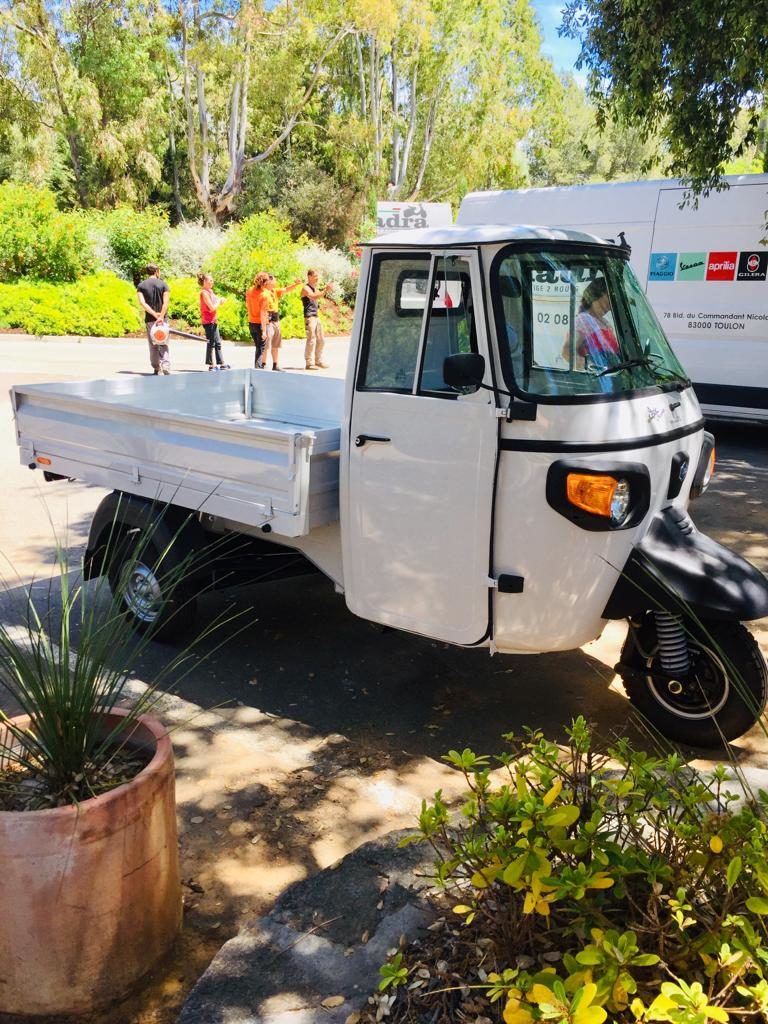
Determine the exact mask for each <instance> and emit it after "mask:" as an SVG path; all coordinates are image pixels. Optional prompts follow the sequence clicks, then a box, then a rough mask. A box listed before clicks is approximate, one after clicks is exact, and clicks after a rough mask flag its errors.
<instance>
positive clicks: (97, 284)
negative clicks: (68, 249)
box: [0, 273, 143, 338]
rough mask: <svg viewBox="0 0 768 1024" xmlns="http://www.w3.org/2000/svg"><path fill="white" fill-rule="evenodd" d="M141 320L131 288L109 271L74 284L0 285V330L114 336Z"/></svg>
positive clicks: (137, 326)
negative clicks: (15, 329) (13, 329)
mask: <svg viewBox="0 0 768 1024" xmlns="http://www.w3.org/2000/svg"><path fill="white" fill-rule="evenodd" d="M142 319H143V318H142V316H141V311H140V309H139V306H138V303H137V301H136V290H135V289H134V287H133V286H132V285H130V284H129V283H128V282H127V281H122V280H121V279H120V278H119V277H115V275H114V274H110V273H101V274H92V275H90V276H88V277H82V278H81V279H80V280H79V281H77V282H76V283H74V284H50V283H49V282H47V281H35V280H32V279H26V280H23V281H17V282H14V283H13V284H0V329H2V328H8V327H18V328H21V329H22V330H24V331H26V332H27V334H76V335H83V336H90V337H102V338H119V337H122V336H123V335H125V334H130V333H131V332H133V331H137V330H140V329H141V324H142Z"/></svg>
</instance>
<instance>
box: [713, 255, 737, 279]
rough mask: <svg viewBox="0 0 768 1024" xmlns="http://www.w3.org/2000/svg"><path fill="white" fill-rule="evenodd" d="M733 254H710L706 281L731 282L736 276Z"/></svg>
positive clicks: (734, 256)
mask: <svg viewBox="0 0 768 1024" xmlns="http://www.w3.org/2000/svg"><path fill="white" fill-rule="evenodd" d="M736 256H737V253H735V252H711V253H710V254H709V259H708V261H707V281H732V280H733V279H734V277H735V275H736Z"/></svg>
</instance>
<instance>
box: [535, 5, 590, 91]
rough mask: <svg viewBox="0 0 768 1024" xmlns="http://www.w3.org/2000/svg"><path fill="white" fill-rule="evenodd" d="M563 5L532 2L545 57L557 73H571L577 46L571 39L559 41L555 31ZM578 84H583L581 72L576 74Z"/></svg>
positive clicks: (577, 53)
mask: <svg viewBox="0 0 768 1024" xmlns="http://www.w3.org/2000/svg"><path fill="white" fill-rule="evenodd" d="M563 6H564V4H563V3H561V2H559V0H555V2H552V0H533V7H534V10H535V11H536V14H537V16H538V19H539V24H540V25H541V32H542V35H543V37H544V44H543V46H542V50H543V51H544V53H545V54H546V56H547V57H551V58H552V61H553V63H554V65H555V68H556V69H557V70H558V71H573V70H574V64H575V62H576V58H577V57H578V55H579V44H578V43H577V42H576V41H575V40H573V39H561V38H560V36H558V34H557V29H558V26H559V25H560V23H561V22H562V20H563V19H562V13H561V12H562V9H563ZM576 76H577V78H578V80H579V81H580V82H582V84H583V82H584V78H585V76H584V74H583V72H576Z"/></svg>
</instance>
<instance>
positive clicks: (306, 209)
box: [238, 159, 365, 248]
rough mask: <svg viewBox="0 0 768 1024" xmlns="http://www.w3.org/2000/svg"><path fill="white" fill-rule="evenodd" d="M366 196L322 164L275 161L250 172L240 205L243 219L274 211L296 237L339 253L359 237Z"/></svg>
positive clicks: (311, 161) (287, 160) (253, 168)
mask: <svg viewBox="0 0 768 1024" xmlns="http://www.w3.org/2000/svg"><path fill="white" fill-rule="evenodd" d="M364 202H365V200H364V196H363V195H362V193H361V192H360V191H358V190H356V189H354V188H352V187H351V186H349V185H346V184H342V183H341V182H340V181H339V180H338V179H337V178H335V177H334V176H333V175H332V174H330V173H328V171H327V170H325V169H324V168H323V167H321V166H319V165H318V163H317V162H315V161H313V160H310V159H304V160H298V161H296V160H290V159H286V160H274V161H270V162H269V163H260V164H257V165H256V166H254V167H252V168H250V169H249V170H248V172H247V174H246V177H245V181H244V185H243V195H242V198H241V201H240V202H239V203H238V212H239V214H240V216H242V217H247V216H249V215H251V214H253V213H264V212H267V211H270V210H274V211H275V212H276V213H277V214H278V216H280V217H281V218H282V219H283V220H284V221H285V222H286V224H288V226H289V227H290V230H291V233H292V234H293V235H294V236H299V235H308V236H309V237H310V238H312V239H314V240H315V241H316V242H319V243H320V244H321V245H323V246H327V247H329V248H334V247H336V246H340V245H343V244H344V243H345V242H347V241H348V240H349V239H350V238H353V237H355V236H356V234H357V232H358V229H359V224H360V219H361V217H362V215H363V206H364Z"/></svg>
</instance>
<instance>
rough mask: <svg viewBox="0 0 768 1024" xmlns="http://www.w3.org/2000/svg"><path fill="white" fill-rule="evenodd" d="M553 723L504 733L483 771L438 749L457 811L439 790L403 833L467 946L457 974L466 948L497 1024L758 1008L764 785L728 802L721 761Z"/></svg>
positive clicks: (473, 760)
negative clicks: (563, 739)
mask: <svg viewBox="0 0 768 1024" xmlns="http://www.w3.org/2000/svg"><path fill="white" fill-rule="evenodd" d="M569 737H570V744H569V750H568V751H563V750H561V749H560V748H559V747H557V746H556V745H554V744H552V743H549V742H548V741H547V740H545V739H544V738H543V736H542V735H541V733H537V732H531V733H529V735H528V737H527V739H526V740H525V741H522V742H520V741H515V740H514V739H513V737H507V739H509V740H510V741H511V743H512V751H511V753H506V754H504V755H502V756H501V757H499V758H497V763H498V764H499V765H500V766H501V768H500V770H499V771H498V772H497V773H492V769H491V762H490V760H489V759H488V758H486V757H478V756H476V755H475V754H474V753H473V752H472V751H471V750H469V749H466V750H464V751H462V752H459V751H451V752H450V754H449V755H448V756H447V757H446V760H447V761H449V763H451V764H453V765H454V766H455V767H457V768H458V769H459V770H460V771H462V772H463V774H464V776H465V778H466V781H467V786H468V791H467V794H466V800H465V803H464V807H463V810H462V817H461V820H459V821H454V820H453V819H452V818H451V817H450V816H449V815H448V813H447V809H446V807H445V804H444V802H443V800H442V797H441V795H440V794H439V793H438V794H437V796H436V798H435V801H434V802H433V803H432V804H427V803H424V805H423V807H422V812H421V816H420V819H419V833H418V835H417V836H416V837H409V840H406V841H413V840H414V838H415V839H416V840H421V841H427V842H429V843H431V844H432V845H433V846H434V848H435V850H436V852H437V856H438V860H437V879H438V882H439V884H440V885H441V886H442V887H444V889H445V890H446V893H447V895H448V897H449V899H450V900H451V904H454V903H455V901H456V899H457V898H458V902H456V903H455V905H454V906H453V912H454V913H455V914H456V915H457V916H458V917H460V918H462V920H463V922H464V928H465V930H466V936H465V939H466V941H465V942H464V943H463V944H462V945H463V948H465V949H471V948H473V947H474V948H475V949H477V950H478V954H479V955H481V958H482V959H481V960H480V962H479V963H478V964H477V965H475V966H473V965H472V963H471V962H470V963H469V964H465V965H463V967H462V970H463V971H464V972H465V974H464V984H467V985H468V984H470V983H472V984H473V985H474V986H475V987H477V985H476V983H475V982H474V981H473V979H474V978H475V977H477V975H478V972H479V971H480V964H482V973H480V978H481V980H482V981H483V982H484V984H483V985H482V986H481V987H482V988H483V989H484V990H485V992H486V993H487V996H486V998H487V1000H488V1001H489V1002H490V1003H493V1002H495V1001H497V1000H500V999H505V1001H506V1002H505V1006H504V1012H503V1018H504V1021H505V1022H507V1024H532V1022H534V1021H539V1020H551V1021H556V1022H568V1024H602V1022H603V1021H605V1020H606V1019H610V1020H611V1021H612V1022H614V1024H630V1022H632V1024H634V1022H636V1021H641V1022H646V1021H648V1022H650V1021H671V1022H675V1024H695V1022H700V1024H707V1022H708V1021H718V1022H725V1021H728V1020H729V1019H731V1016H729V1015H732V1016H747V1017H749V1016H750V1015H752V1014H764V1013H765V1010H766V1007H767V1006H768V948H766V945H765V937H766V932H765V924H764V917H763V915H764V914H765V913H766V910H768V869H766V855H767V854H768V795H767V794H765V793H763V792H761V793H759V794H758V795H757V797H754V796H752V795H751V794H747V796H746V799H743V800H741V801H740V798H739V797H738V796H737V795H736V794H734V793H731V792H729V791H728V786H727V783H728V780H729V775H728V772H727V771H726V770H725V769H724V768H718V769H716V770H715V771H714V772H712V773H711V774H710V775H709V776H702V775H700V774H698V773H696V772H695V771H693V770H692V769H689V768H688V767H687V766H686V765H685V763H684V762H683V761H682V759H681V758H680V757H679V756H678V755H676V754H673V755H670V756H667V757H658V758H654V757H650V756H648V755H647V754H644V753H640V752H638V751H635V750H633V749H632V748H631V746H630V745H629V743H628V742H627V741H626V740H621V741H619V742H618V743H617V744H616V745H615V747H613V748H611V749H610V750H609V752H608V755H607V756H601V755H598V754H597V753H595V751H594V749H593V745H592V737H591V735H590V732H589V730H588V728H587V726H586V723H585V722H584V720H583V719H577V720H576V721H575V722H574V723H573V725H572V728H571V729H570V730H569ZM521 951H524V952H525V954H526V956H525V957H524V958H523V959H524V961H525V963H524V964H521V963H520V960H519V954H520V952H521ZM515 961H517V963H518V966H517V967H515V966H509V965H510V963H511V964H514V963H515ZM489 967H493V970H491V971H490V972H489ZM403 968H405V969H406V970H409V969H410V968H409V965H408V964H407V963H406V964H403V963H402V962H401V961H398V964H397V970H398V971H400V970H402V969H403ZM411 998H414V997H413V994H411ZM424 998H427V996H426V995H425V997H424ZM475 1009H477V1008H475ZM478 1012H479V1011H478ZM761 1019H763V1018H762V1017H761Z"/></svg>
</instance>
